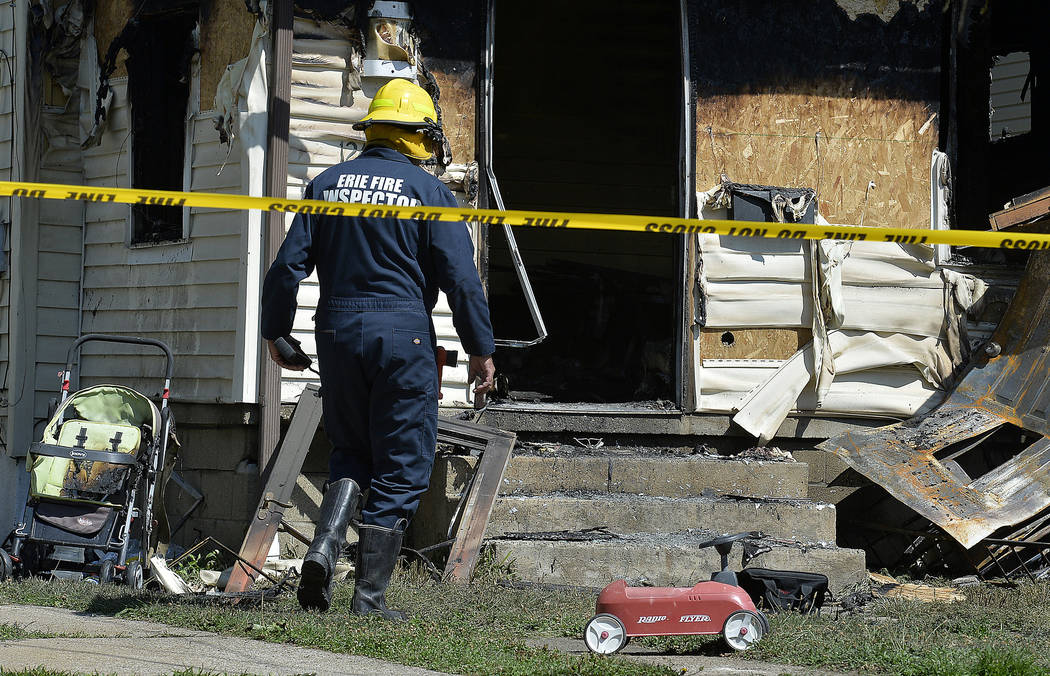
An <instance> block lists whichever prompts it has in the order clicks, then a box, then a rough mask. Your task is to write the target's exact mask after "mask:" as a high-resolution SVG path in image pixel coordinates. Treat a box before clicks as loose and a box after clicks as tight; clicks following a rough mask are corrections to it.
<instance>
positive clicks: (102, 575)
mask: <svg viewBox="0 0 1050 676" xmlns="http://www.w3.org/2000/svg"><path fill="white" fill-rule="evenodd" d="M98 581H99V582H100V583H101V584H110V583H111V582H113V562H112V561H110V560H109V559H106V560H105V561H103V562H102V563H101V564H99V567H98Z"/></svg>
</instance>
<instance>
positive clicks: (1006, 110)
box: [989, 52, 1032, 139]
mask: <svg viewBox="0 0 1050 676" xmlns="http://www.w3.org/2000/svg"><path fill="white" fill-rule="evenodd" d="M1030 68H1031V66H1030V64H1029V58H1028V52H1012V53H1010V54H1007V55H1006V56H1001V57H999V58H998V59H997V60H996V62H995V65H994V66H992V85H991V107H992V119H991V127H990V129H989V135H990V137H991V138H992V139H997V138H1001V137H1003V136H1004V135H1005V136H1016V135H1018V134H1024V133H1027V132H1030V131H1031V130H1032V87H1031V86H1029V88H1028V91H1026V92H1025V98H1024V100H1023V101H1022V100H1021V91H1022V90H1023V89H1024V83H1025V80H1026V79H1027V78H1028V72H1029V70H1030Z"/></svg>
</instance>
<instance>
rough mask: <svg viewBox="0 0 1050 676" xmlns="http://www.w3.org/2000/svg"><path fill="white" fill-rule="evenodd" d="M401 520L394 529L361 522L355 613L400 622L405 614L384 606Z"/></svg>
mask: <svg viewBox="0 0 1050 676" xmlns="http://www.w3.org/2000/svg"><path fill="white" fill-rule="evenodd" d="M405 525H406V524H405V521H404V519H402V520H401V522H399V523H398V527H395V528H393V529H390V528H382V527H381V526H367V525H362V526H361V528H360V530H359V531H358V534H359V535H360V536H361V540H360V541H359V542H358V543H357V570H356V572H355V573H354V578H355V579H354V600H353V602H352V603H351V606H350V610H351V612H352V613H353V614H354V615H379V616H380V617H382V618H383V619H386V620H394V621H397V622H402V621H404V620H405V619H406V617H407V616H406V615H405V613H403V612H401V611H400V610H392V609H390V608H387V607H386V588H387V585H389V584H390V576H391V575H392V574H393V572H394V566H395V565H396V564H397V555H398V553H400V551H401V538H402V537H403V536H404V527H405Z"/></svg>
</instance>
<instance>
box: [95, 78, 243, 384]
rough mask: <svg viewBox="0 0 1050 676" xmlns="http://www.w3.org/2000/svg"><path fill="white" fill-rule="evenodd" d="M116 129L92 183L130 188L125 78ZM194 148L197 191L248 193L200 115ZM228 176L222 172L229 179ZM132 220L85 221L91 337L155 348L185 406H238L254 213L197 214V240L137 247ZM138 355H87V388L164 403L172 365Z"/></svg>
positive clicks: (123, 214)
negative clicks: (127, 389)
mask: <svg viewBox="0 0 1050 676" xmlns="http://www.w3.org/2000/svg"><path fill="white" fill-rule="evenodd" d="M112 84H113V88H114V102H113V106H112V108H111V111H110V125H109V127H108V129H107V131H106V133H105V134H104V135H103V137H102V143H101V144H100V145H99V146H98V147H95V148H91V149H89V150H87V151H86V152H85V176H86V179H87V183H88V184H90V185H99V186H121V187H127V186H129V185H130V177H129V174H128V168H129V166H130V162H129V154H130V152H131V151H132V150H133V143H134V139H131V138H129V136H130V132H129V121H130V120H129V118H130V116H129V110H128V104H127V81H126V78H120V79H114V80H113V81H112ZM187 133H188V134H190V135H191V138H192V143H191V144H189V148H190V149H189V152H190V157H189V158H187V161H188V162H189V163H190V172H189V176H190V178H189V186H188V189H189V190H197V191H207V192H229V193H240V191H241V174H240V166H239V161H238V158H239V146H237V145H236V142H235V146H234V147H233V148H232V150H231V152H230V153H229V156H228V157H227V154H226V152H225V149H222V150H221V151H219V150H217V149H218V148H219V145H218V143H217V142H216V141H217V137H216V133H215V130H214V128H213V123H212V120H211V118H210V116H208V115H196V116H195V117H194V119H193V123H192V126H191V128H190V129H189V130H188V131H187ZM220 167H221V172H220ZM129 218H130V210H129V209H128V208H127V207H126V206H124V205H102V204H93V203H92V204H88V205H87V206H86V215H85V221H86V226H85V254H84V313H83V330H84V333H115V334H128V335H135V336H143V337H147V338H156V339H158V340H162V341H164V342H166V343H168V345H169V347H171V349H172V351H173V353H174V355H175V375H174V383H173V386H172V393H173V396H174V397H177V398H178V399H179V400H181V401H197V402H215V401H220V402H221V401H235V400H236V399H237V397H236V396H235V394H234V391H233V385H234V373H233V364H234V361H235V356H236V354H237V331H238V316H239V310H241V309H242V303H241V302H240V288H241V287H240V285H241V274H242V270H241V268H242V262H241V259H242V249H243V244H242V237H243V232H244V221H245V219H246V216H245V212H240V211H220V210H215V209H204V208H193V209H191V210H190V215H189V226H188V233H187V234H188V237H187V239H186V241H183V242H179V243H174V244H160V245H153V246H136V247H128V246H127V244H126V242H127V241H128V233H129V223H128V221H129ZM157 355H158V353H157V352H156V351H151V350H143V349H141V348H138V347H135V346H123V345H116V346H108V345H107V346H106V347H105V348H102V347H99V346H91V347H87V348H86V354H85V359H84V367H83V371H84V381H83V382H84V383H85V384H89V383H98V382H115V383H117V384H122V385H128V386H131V387H136V388H140V389H142V390H143V391H144V392H146V393H147V394H157V393H159V388H160V386H161V384H162V375H163V360H162V359H160V358H159V357H158V356H157Z"/></svg>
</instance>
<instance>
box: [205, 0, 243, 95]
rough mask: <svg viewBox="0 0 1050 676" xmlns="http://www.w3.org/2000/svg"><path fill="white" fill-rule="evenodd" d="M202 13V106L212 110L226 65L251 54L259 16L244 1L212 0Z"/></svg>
mask: <svg viewBox="0 0 1050 676" xmlns="http://www.w3.org/2000/svg"><path fill="white" fill-rule="evenodd" d="M201 14H202V15H201V19H202V21H201V38H200V49H201V100H200V109H201V110H211V109H212V108H214V100H215V88H216V87H218V86H219V80H221V79H222V74H223V73H224V72H226V67H227V66H228V65H230V64H231V63H234V62H236V61H240V60H241V59H243V58H244V57H246V56H248V48H249V47H251V43H252V31H253V30H254V28H255V15H254V14H252V13H251V12H249V11H248V9H247V8H246V7H245V5H244V0H212V2H210V3H207V4H205V5H202V8H201Z"/></svg>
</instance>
